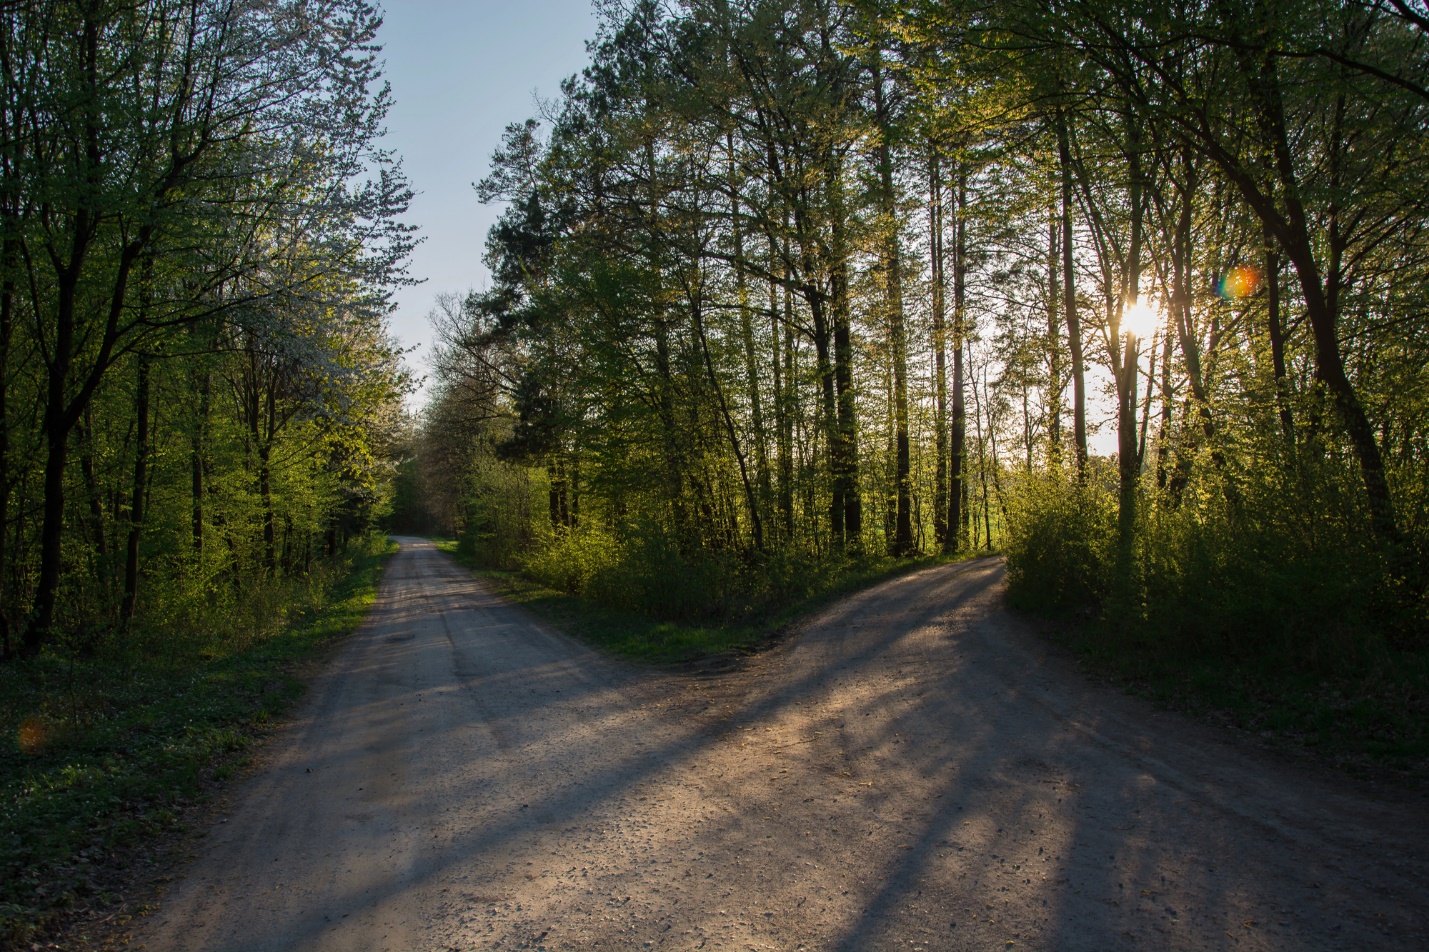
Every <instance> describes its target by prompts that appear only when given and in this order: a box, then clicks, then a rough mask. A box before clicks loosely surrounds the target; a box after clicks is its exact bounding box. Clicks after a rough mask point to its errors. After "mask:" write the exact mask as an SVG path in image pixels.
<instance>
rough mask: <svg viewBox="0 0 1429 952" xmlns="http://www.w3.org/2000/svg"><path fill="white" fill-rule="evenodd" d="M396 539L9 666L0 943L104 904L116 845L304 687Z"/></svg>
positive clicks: (134, 837)
mask: <svg viewBox="0 0 1429 952" xmlns="http://www.w3.org/2000/svg"><path fill="white" fill-rule="evenodd" d="M395 550H396V547H395V545H393V544H392V543H389V542H387V541H386V540H381V539H378V538H376V537H369V538H366V539H363V540H360V541H359V542H358V544H355V545H354V546H352V547H351V548H350V549H349V551H348V552H347V553H345V554H344V557H343V558H341V559H337V560H334V561H332V562H329V563H325V564H322V565H320V566H319V567H318V568H317V569H316V570H315V571H314V573H313V574H312V575H311V576H309V577H307V578H292V579H275V580H272V581H268V582H266V583H265V582H261V581H259V582H256V583H255V585H254V586H253V587H252V588H250V589H249V590H248V592H247V594H246V596H245V597H244V598H242V599H237V598H232V599H230V598H228V597H227V596H224V595H222V594H220V595H218V596H217V597H218V598H219V601H218V602H217V603H215V604H210V605H209V610H208V611H206V612H204V613H202V614H200V613H197V612H195V613H193V614H191V615H190V616H188V617H186V618H182V619H180V618H177V617H167V618H164V619H162V620H161V621H158V622H156V623H155V624H153V625H151V626H143V627H138V628H136V629H134V630H133V631H132V632H131V633H130V636H129V637H127V638H125V639H123V640H119V639H110V640H105V641H101V642H98V643H94V644H82V643H62V644H60V645H57V646H55V648H54V649H53V650H51V651H48V652H46V653H44V654H42V655H40V656H39V657H37V658H34V659H32V660H28V661H23V662H15V663H13V664H9V665H5V666H0V944H3V943H5V942H15V943H18V942H21V941H23V940H25V939H26V938H28V937H30V936H32V935H38V934H40V933H42V932H43V931H44V930H45V929H46V928H48V926H49V925H50V924H51V923H53V922H54V921H55V920H56V919H57V918H58V917H60V916H62V915H63V914H64V912H65V910H66V909H69V908H72V907H75V906H77V905H92V904H96V903H98V904H101V905H102V904H103V903H104V902H105V901H106V900H105V898H104V896H103V895H101V894H100V893H101V892H102V890H103V889H104V887H105V885H106V876H107V875H110V874H112V867H113V865H114V864H115V863H116V862H118V861H119V856H122V854H123V852H124V851H125V850H126V849H129V848H132V847H135V846H137V845H139V844H141V843H142V842H143V841H145V840H146V839H148V838H150V837H156V836H163V835H164V834H165V833H166V832H168V831H171V830H172V829H174V827H175V825H176V824H177V823H178V819H177V813H176V811H177V810H178V808H180V807H182V806H183V805H184V804H186V803H189V802H192V800H193V799H194V798H195V797H196V796H199V795H201V794H202V792H203V789H204V786H205V784H206V782H207V781H208V780H209V779H210V778H217V779H222V778H223V777H224V776H227V775H230V774H231V773H232V772H233V771H234V770H235V769H236V768H238V767H239V766H241V764H242V763H243V762H244V761H243V756H244V752H245V751H247V750H248V749H250V748H251V747H252V745H253V743H254V742H255V740H256V739H257V738H258V737H259V736H260V735H261V732H262V730H263V728H264V725H266V724H268V723H269V722H270V721H271V720H272V719H273V718H274V717H276V716H278V715H279V714H280V713H281V712H282V711H284V710H285V709H286V708H287V707H288V706H289V705H290V704H291V703H292V702H293V700H294V699H295V698H296V697H298V696H299V694H300V693H301V690H302V684H301V682H300V681H299V679H298V678H297V676H296V672H295V669H294V665H295V664H296V663H298V662H301V661H303V660H305V659H307V658H309V657H311V656H312V655H313V653H314V652H315V651H316V650H318V649H319V648H321V647H322V646H323V645H326V644H328V643H330V642H331V641H332V640H333V639H334V638H337V637H340V636H342V635H345V634H347V633H348V632H350V631H352V630H353V629H354V628H355V627H356V626H357V625H358V623H359V622H360V621H361V620H362V618H363V617H364V616H365V614H366V612H367V609H368V608H369V607H370V606H371V604H372V602H373V600H374V599H375V597H376V590H377V582H378V579H379V578H380V576H381V568H382V564H383V562H384V561H385V558H386V557H387V556H389V555H390V554H392V553H393V552H394V551H395Z"/></svg>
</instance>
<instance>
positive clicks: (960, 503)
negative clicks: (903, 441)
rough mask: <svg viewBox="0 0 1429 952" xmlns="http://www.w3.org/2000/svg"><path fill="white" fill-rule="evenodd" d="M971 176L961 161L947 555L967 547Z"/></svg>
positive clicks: (955, 216)
mask: <svg viewBox="0 0 1429 952" xmlns="http://www.w3.org/2000/svg"><path fill="white" fill-rule="evenodd" d="M966 182H967V173H966V171H965V169H964V168H963V165H962V164H961V160H960V161H959V166H958V180H957V185H956V190H955V191H954V193H953V428H952V450H951V458H950V460H949V466H948V482H949V484H950V487H951V491H950V492H949V495H948V543H947V546H946V547H945V551H948V552H956V551H958V550H959V549H962V548H963V547H964V546H965V545H966V544H967V525H968V518H969V513H968V510H967V501H968V484H967V469H968V467H967V458H966V457H967V433H968V413H967V399H966V395H965V389H966V384H965V377H966V370H965V368H964V366H963V364H964V354H965V352H966V350H967V333H968V328H967V185H966Z"/></svg>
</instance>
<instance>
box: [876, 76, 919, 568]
mask: <svg viewBox="0 0 1429 952" xmlns="http://www.w3.org/2000/svg"><path fill="white" fill-rule="evenodd" d="M873 91H874V108H875V113H876V116H877V119H878V124H879V130H880V135H879V145H878V164H879V178H880V185H881V186H882V193H883V194H882V204H883V219H884V222H883V227H884V228H885V229H886V233H885V234H884V238H883V279H884V300H885V302H886V306H887V309H888V337H889V340H888V344H889V349H890V350H891V351H892V354H891V356H892V358H893V423H894V444H895V446H894V460H895V462H894V477H893V479H894V492H895V496H896V504H895V505H896V509H897V511H896V513H895V517H894V522H895V528H894V534H893V540H892V545H891V546H890V547H889V552H890V554H891V555H893V556H895V557H903V556H908V555H911V554H912V553H913V551H914V545H913V484H912V479H911V475H910V474H911V472H912V460H911V449H910V447H909V443H908V336H907V329H906V328H905V326H904V315H903V251H902V247H901V242H900V241H899V222H898V194H897V192H896V191H895V189H894V184H893V148H892V144H891V143H890V142H889V138H890V137H891V135H892V131H891V128H890V126H891V123H892V120H891V117H890V116H889V110H888V103H887V100H886V97H885V90H884V88H883V75H882V71H881V70H875V76H874V86H873Z"/></svg>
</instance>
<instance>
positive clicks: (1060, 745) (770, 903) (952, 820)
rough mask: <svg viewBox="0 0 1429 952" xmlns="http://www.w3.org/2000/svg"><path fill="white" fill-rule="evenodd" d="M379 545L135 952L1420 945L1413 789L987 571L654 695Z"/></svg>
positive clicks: (862, 606) (932, 579) (1427, 904)
mask: <svg viewBox="0 0 1429 952" xmlns="http://www.w3.org/2000/svg"><path fill="white" fill-rule="evenodd" d="M401 542H402V551H401V553H400V554H399V555H397V556H396V557H395V558H394V559H393V560H392V562H391V563H390V564H389V567H388V570H387V576H386V578H385V580H384V582H383V584H382V589H381V594H380V596H379V599H378V601H377V604H376V606H375V607H374V609H373V611H372V614H371V616H370V617H369V619H368V621H367V622H366V623H365V624H364V625H363V626H362V628H361V629H359V630H358V632H357V633H355V634H354V635H353V636H352V638H351V639H350V640H349V641H348V642H347V643H346V644H345V646H344V647H343V649H342V650H341V652H340V653H339V655H338V656H337V657H336V658H335V659H334V661H333V662H332V663H331V665H330V666H329V667H328V668H327V670H326V671H325V672H324V673H323V674H322V675H321V676H320V677H319V678H318V679H317V681H316V682H315V684H314V685H313V689H312V692H311V694H310V696H309V698H308V700H307V702H306V703H305V705H304V707H303V709H302V711H301V713H300V714H299V716H298V717H297V718H296V719H295V720H294V721H293V722H292V724H291V725H290V726H289V727H287V728H286V729H285V730H284V731H283V732H282V734H281V735H280V736H279V737H278V738H277V739H276V740H275V741H274V743H273V745H272V747H271V748H270V756H269V757H268V762H267V765H266V766H265V768H264V769H263V770H262V771H261V772H260V773H258V774H257V775H255V776H254V777H253V778H252V779H250V780H249V781H247V782H246V785H245V786H244V787H243V788H242V789H240V790H239V791H237V793H236V795H235V804H236V805H235V808H234V812H233V813H232V815H231V816H230V817H229V819H228V821H227V822H226V823H223V824H220V825H217V826H215V827H214V829H213V831H212V832H211V833H210V834H209V835H208V837H207V838H206V840H205V841H204V844H203V847H202V849H201V855H200V857H199V858H198V860H196V861H195V863H194V864H193V865H192V867H191V868H190V869H189V870H188V871H187V875H186V877H185V878H183V879H181V880H179V881H178V882H177V885H176V886H174V887H173V889H172V890H171V892H170V893H169V894H168V895H167V896H165V897H164V898H163V900H162V903H161V906H160V909H159V911H158V912H157V913H155V914H154V915H153V916H151V917H150V918H149V919H147V920H145V921H143V922H142V923H140V924H139V928H138V929H137V931H136V934H135V938H134V944H135V945H136V946H138V947H142V948H146V949H149V950H154V952H159V950H164V952H170V950H175V952H176V950H184V952H192V950H200V949H202V950H210V952H240V950H241V952H259V950H276V949H304V950H308V949H313V950H367V949H371V950H380V949H388V950H392V952H408V950H439V949H440V950H447V949H463V950H464V949H536V948H544V949H552V950H554V949H595V948H600V949H605V950H622V949H645V948H653V949H676V950H688V949H710V950H725V949H746V948H749V949H780V950H783V949H787V950H793V949H833V950H853V949H895V948H896V949H908V948H923V949H929V950H936V949H992V948H997V949H1003V948H1009V947H1011V948H1017V949H1058V950H1079V949H1086V950H1102V949H1123V948H1124V949H1143V948H1147V949H1150V948H1154V949H1222V948H1235V949H1287V950H1288V949H1426V948H1429V804H1426V801H1425V799H1424V798H1423V797H1422V796H1417V795H1414V794H1410V793H1397V792H1384V791H1376V790H1374V789H1372V788H1369V787H1361V786H1359V785H1356V784H1355V783H1354V782H1352V781H1349V780H1346V779H1342V778H1338V777H1325V776H1322V775H1320V774H1318V773H1316V772H1313V771H1310V770H1307V769H1304V768H1302V767H1299V766H1297V765H1295V764H1290V763H1284V762H1282V761H1281V760H1280V759H1279V758H1277V757H1276V756H1275V755H1273V754H1269V753H1267V752H1264V751H1258V750H1254V749H1248V748H1247V747H1246V746H1245V745H1243V744H1239V743H1236V742H1233V740H1231V739H1229V738H1228V737H1227V736H1226V735H1225V734H1223V733H1221V732H1220V731H1218V730H1215V729H1212V728H1209V727H1203V726H1200V725H1196V724H1193V723H1191V722H1188V721H1187V720H1185V719H1184V718H1181V717H1179V716H1177V715H1175V714H1171V713H1164V712H1157V711H1155V710H1153V709H1152V708H1151V707H1150V706H1148V705H1147V704H1145V703H1143V702H1141V701H1139V700H1137V699H1134V698H1129V697H1125V696H1123V695H1121V694H1120V693H1118V692H1116V691H1114V690H1111V689H1108V688H1106V687H1105V686H1102V685H1098V684H1093V683H1090V682H1088V681H1087V680H1086V679H1084V678H1083V677H1082V676H1081V675H1079V674H1078V673H1077V671H1076V670H1075V669H1074V668H1072V667H1070V666H1069V665H1067V664H1066V663H1065V662H1064V661H1062V660H1060V655H1058V654H1057V653H1056V652H1049V651H1047V650H1046V649H1045V647H1044V646H1043V644H1042V643H1041V642H1040V641H1039V640H1038V639H1037V638H1036V637H1034V636H1033V635H1032V634H1031V633H1030V632H1029V631H1028V630H1027V628H1026V626H1025V625H1024V623H1023V622H1022V621H1021V620H1020V619H1019V618H1018V617H1017V616H1015V615H1014V614H1012V613H1010V612H1009V611H1007V610H1006V609H1005V608H1004V607H1003V603H1002V597H1001V593H1002V567H1001V564H1000V563H999V562H997V561H995V560H991V559H983V560H975V561H972V562H967V563H962V564H958V565H948V566H942V567H937V568H930V569H925V570H922V571H918V572H914V573H912V574H909V575H905V576H903V577H900V578H896V579H893V580H891V581H888V582H885V583H883V584H880V585H878V586H876V587H874V588H871V589H869V590H867V591H864V592H861V593H859V594H857V595H854V596H852V597H849V598H846V599H844V600H842V601H840V602H838V603H836V604H834V605H832V606H831V607H829V608H827V609H826V610H824V611H822V612H820V613H819V614H818V615H817V616H815V617H813V618H812V619H810V620H809V621H808V622H807V623H805V624H803V625H802V626H801V627H800V629H799V630H798V631H796V632H795V633H794V634H793V635H792V636H791V637H790V638H789V639H788V640H787V641H786V642H785V643H783V644H781V645H780V646H779V647H777V648H775V649H773V650H771V651H769V652H766V653H764V654H762V655H759V656H757V657H755V658H752V659H750V660H749V661H748V662H747V663H745V664H744V665H742V666H740V667H739V668H738V669H737V670H734V671H726V672H722V673H719V672H705V673H703V674H698V673H685V674H682V673H670V672H651V671H648V670H642V669H637V668H634V667H631V666H628V665H625V664H622V663H620V662H617V661H613V660H610V659H608V658H605V657H603V656H601V655H599V654H596V653H595V652H593V651H591V650H590V649H588V648H586V647H583V646H582V645H580V644H579V643H577V642H575V641H573V640H571V639H569V638H567V637H565V636H563V635H561V634H558V633H555V632H552V631H550V630H549V629H547V628H545V627H543V626H542V625H541V624H540V623H538V622H536V621H534V620H533V619H532V618H531V616H529V615H528V614H526V613H525V612H523V611H522V610H520V609H518V608H514V607H511V606H509V605H507V604H506V603H504V602H502V601H501V600H500V599H499V598H497V597H495V596H493V595H491V594H490V593H489V592H487V591H486V590H485V589H484V588H483V587H482V585H481V584H480V583H479V582H478V581H476V580H474V579H473V578H472V576H471V575H470V574H468V573H467V572H466V571H465V570H463V569H462V568H460V567H459V566H457V565H456V564H455V563H453V562H452V561H451V560H450V559H448V558H447V557H446V556H444V555H442V554H441V553H439V552H437V551H436V549H435V548H433V546H432V545H431V544H430V543H428V542H426V541H423V540H420V539H407V538H404V539H402V540H401Z"/></svg>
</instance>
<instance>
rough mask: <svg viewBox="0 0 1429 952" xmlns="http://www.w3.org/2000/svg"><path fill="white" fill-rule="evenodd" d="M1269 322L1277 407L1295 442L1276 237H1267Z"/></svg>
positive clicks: (1282, 426) (1282, 424) (1288, 436)
mask: <svg viewBox="0 0 1429 952" xmlns="http://www.w3.org/2000/svg"><path fill="white" fill-rule="evenodd" d="M1265 294H1266V311H1267V315H1266V323H1267V324H1268V330H1269V333H1270V369H1271V375H1272V383H1273V384H1274V387H1275V405H1276V407H1277V408H1278V409H1279V413H1280V429H1281V432H1283V433H1284V434H1285V438H1286V439H1287V440H1289V441H1290V442H1291V443H1294V441H1295V417H1294V416H1293V414H1291V412H1290V387H1289V383H1288V381H1287V379H1286V376H1285V325H1284V324H1283V323H1282V322H1281V318H1280V251H1279V249H1278V248H1277V247H1276V246H1275V238H1274V236H1273V235H1271V234H1270V230H1269V229H1266V234H1265Z"/></svg>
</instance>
